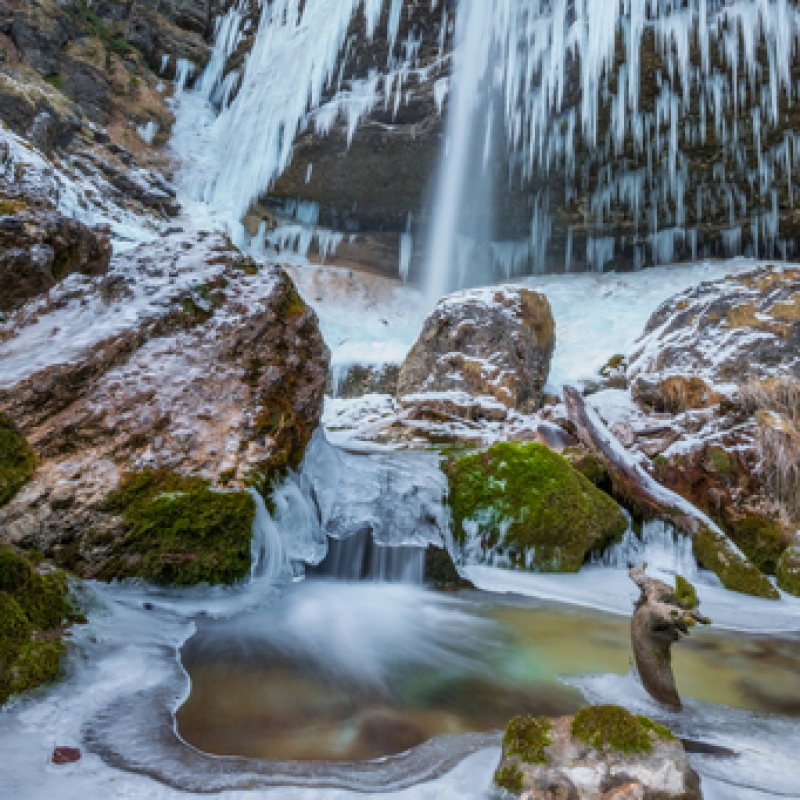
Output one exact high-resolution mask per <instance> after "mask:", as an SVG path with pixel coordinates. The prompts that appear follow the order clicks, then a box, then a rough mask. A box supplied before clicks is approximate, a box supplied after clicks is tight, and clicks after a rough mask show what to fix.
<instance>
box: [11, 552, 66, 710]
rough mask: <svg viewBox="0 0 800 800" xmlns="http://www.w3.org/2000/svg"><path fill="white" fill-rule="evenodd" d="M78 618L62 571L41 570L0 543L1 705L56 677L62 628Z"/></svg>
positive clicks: (61, 651) (59, 660)
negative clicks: (39, 571)
mask: <svg viewBox="0 0 800 800" xmlns="http://www.w3.org/2000/svg"><path fill="white" fill-rule="evenodd" d="M77 619H78V617H77V615H76V614H75V611H74V609H73V607H72V604H71V603H70V600H69V594H68V587H67V581H66V578H65V576H64V575H63V573H60V572H56V571H53V572H49V573H46V574H44V575H41V574H39V573H38V572H37V571H36V570H35V569H34V568H33V566H32V565H31V563H30V562H29V561H28V559H27V558H26V557H25V556H24V555H22V554H21V553H19V552H18V551H16V550H14V549H13V548H11V547H9V546H8V545H5V544H0V704H2V703H5V702H6V701H7V700H8V699H9V697H11V696H12V695H16V694H19V693H20V692H23V691H27V690H28V689H32V688H35V687H36V686H39V685H41V684H43V683H47V682H49V681H52V680H55V678H57V677H58V673H59V669H60V664H61V659H62V657H63V655H64V653H65V648H64V644H63V642H62V641H61V633H62V627H63V626H64V624H65V623H68V622H70V621H76V620H77Z"/></svg>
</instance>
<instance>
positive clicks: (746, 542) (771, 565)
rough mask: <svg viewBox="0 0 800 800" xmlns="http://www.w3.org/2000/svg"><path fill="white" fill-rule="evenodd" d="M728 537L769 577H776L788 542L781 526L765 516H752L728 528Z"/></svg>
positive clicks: (737, 521) (739, 520)
mask: <svg viewBox="0 0 800 800" xmlns="http://www.w3.org/2000/svg"><path fill="white" fill-rule="evenodd" d="M728 535H729V536H730V537H731V539H733V541H734V542H736V544H737V545H738V546H739V547H740V548H741V550H742V552H743V553H744V554H745V555H746V556H747V557H748V558H749V559H750V560H751V561H752V562H753V564H755V566H756V567H758V568H759V569H760V570H761V571H762V572H765V573H766V574H767V575H774V574H775V570H776V569H777V568H778V561H779V560H780V557H781V554H782V553H783V551H784V550H785V549H786V546H787V542H786V539H785V538H784V534H783V530H782V529H781V527H780V525H778V524H777V523H776V522H774V521H773V520H771V519H770V518H769V517H767V516H765V515H763V514H751V515H749V516H747V517H743V518H742V519H738V520H736V521H735V522H734V523H733V524H732V525H729V526H728Z"/></svg>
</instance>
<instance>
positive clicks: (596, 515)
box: [443, 442, 627, 572]
mask: <svg viewBox="0 0 800 800" xmlns="http://www.w3.org/2000/svg"><path fill="white" fill-rule="evenodd" d="M443 468H444V471H445V473H446V474H447V476H448V479H449V482H450V495H449V503H450V508H451V511H452V514H453V521H454V531H453V534H454V537H455V539H456V541H457V542H460V543H463V542H465V540H466V537H467V528H470V529H471V531H477V535H478V536H480V537H481V539H482V540H483V546H484V547H485V548H486V549H491V548H495V547H498V546H501V547H502V548H503V549H504V550H507V553H508V558H509V562H510V564H511V566H513V567H518V568H530V569H538V570H543V571H552V572H577V571H578V570H579V569H580V567H581V565H582V564H583V563H584V561H585V560H586V557H587V556H588V554H589V553H590V552H592V551H594V550H598V549H601V548H603V547H606V546H608V545H609V544H611V543H612V542H615V541H618V540H619V539H620V538H621V537H622V534H623V533H624V532H625V529H626V527H627V521H626V519H625V516H624V515H623V513H622V511H621V510H620V508H619V506H618V505H617V504H616V502H615V501H614V500H612V499H611V498H610V497H608V496H607V495H605V494H604V493H603V492H601V491H600V490H598V489H597V488H595V487H594V486H593V485H592V484H591V483H590V482H589V481H588V480H587V479H586V478H585V477H584V476H583V475H581V474H580V473H579V472H578V471H577V470H575V469H574V468H573V467H572V466H571V465H570V463H569V462H568V461H567V460H566V459H565V458H562V457H561V456H560V455H558V454H557V453H554V452H553V451H551V450H549V449H548V448H547V447H545V446H544V445H542V444H539V443H538V442H503V443H499V444H495V445H493V446H492V447H490V448H489V449H488V450H486V451H484V452H480V453H475V454H470V455H465V456H461V457H459V458H455V459H451V460H449V461H448V462H447V463H446V464H445V465H444V467H443ZM465 526H466V527H465Z"/></svg>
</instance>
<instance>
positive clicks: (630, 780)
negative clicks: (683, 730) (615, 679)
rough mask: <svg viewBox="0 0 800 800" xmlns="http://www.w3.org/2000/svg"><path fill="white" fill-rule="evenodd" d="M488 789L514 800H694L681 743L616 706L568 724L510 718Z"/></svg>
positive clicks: (587, 712)
mask: <svg viewBox="0 0 800 800" xmlns="http://www.w3.org/2000/svg"><path fill="white" fill-rule="evenodd" d="M494 781H495V784H497V785H498V786H500V787H502V788H504V789H505V790H506V791H507V792H509V793H510V794H511V795H513V796H514V797H518V798H520V800H523V799H524V800H554V798H559V800H700V799H701V798H702V794H701V792H700V779H699V778H698V776H697V773H695V772H694V770H693V769H692V768H691V766H690V764H689V759H688V757H687V755H686V752H685V751H684V748H683V745H682V744H681V742H680V741H678V740H677V739H676V738H675V737H674V736H673V735H672V733H671V732H670V731H669V730H668V729H667V728H665V727H663V726H662V725H659V724H657V723H655V722H653V721H652V720H650V719H648V718H647V717H642V716H633V715H632V714H630V713H629V712H628V711H626V710H625V709H624V708H620V707H619V706H590V707H588V708H584V709H583V710H581V711H579V712H578V713H577V714H576V715H575V716H574V717H557V718H554V719H548V718H547V717H538V718H533V717H515V718H514V719H512V720H511V722H510V723H509V725H508V728H507V729H506V732H505V735H504V737H503V754H502V757H501V760H500V765H499V766H498V768H497V771H496V772H495V774H494Z"/></svg>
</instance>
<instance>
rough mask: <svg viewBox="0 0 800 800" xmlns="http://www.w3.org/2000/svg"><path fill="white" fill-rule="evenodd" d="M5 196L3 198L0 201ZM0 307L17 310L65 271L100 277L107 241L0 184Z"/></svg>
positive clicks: (105, 261)
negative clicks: (1, 291) (2, 213)
mask: <svg viewBox="0 0 800 800" xmlns="http://www.w3.org/2000/svg"><path fill="white" fill-rule="evenodd" d="M4 198H5V199H4ZM0 206H2V210H3V212H4V214H5V215H4V216H0V245H2V248H3V250H2V252H0V284H2V286H3V293H2V296H0V311H10V310H12V309H15V308H18V307H19V306H21V305H22V304H23V303H25V302H26V301H27V300H29V299H30V298H32V297H35V296H37V295H39V294H42V293H44V292H46V291H47V290H48V289H50V288H52V287H53V286H54V285H55V284H56V283H57V282H58V281H60V280H62V279H63V278H65V277H66V276H67V275H71V274H73V273H79V274H82V275H92V276H94V275H102V274H104V273H105V272H106V270H107V269H108V264H109V260H110V258H111V244H110V242H109V240H108V236H107V235H106V234H105V233H100V232H98V231H96V230H93V229H91V228H89V227H88V226H86V225H84V224H83V223H81V222H78V221H77V220H75V219H72V218H71V217H65V216H63V215H62V214H60V213H59V212H58V211H54V210H52V209H50V208H48V207H47V206H46V205H43V204H40V203H36V202H35V201H34V202H30V201H29V199H28V198H27V197H26V196H24V195H22V194H21V193H19V192H18V191H16V190H14V189H12V188H11V187H9V186H8V185H6V184H4V183H3V182H0Z"/></svg>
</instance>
